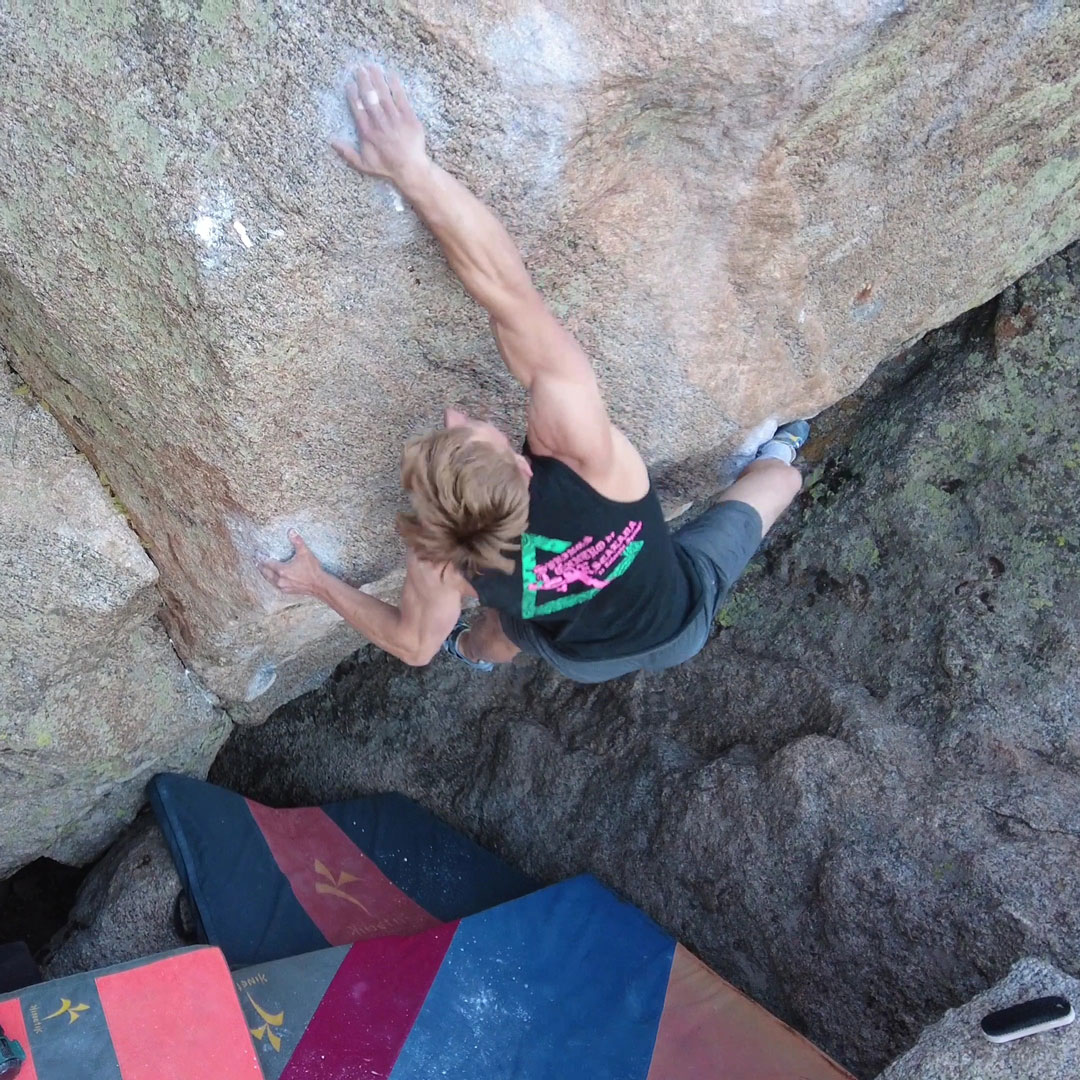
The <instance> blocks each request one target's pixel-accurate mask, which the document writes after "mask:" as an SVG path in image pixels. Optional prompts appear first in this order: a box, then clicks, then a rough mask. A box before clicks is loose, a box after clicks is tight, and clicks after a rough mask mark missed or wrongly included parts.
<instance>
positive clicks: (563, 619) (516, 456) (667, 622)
mask: <svg viewBox="0 0 1080 1080" xmlns="http://www.w3.org/2000/svg"><path fill="white" fill-rule="evenodd" d="M347 96H348V101H349V106H350V109H351V111H352V116H353V120H354V122H355V125H356V130H357V133H358V135H359V146H356V145H353V144H352V143H351V142H346V141H343V140H334V142H333V147H334V149H335V150H336V151H337V153H338V154H339V155H340V157H341V158H342V159H343V160H344V161H345V162H346V163H347V164H348V165H350V166H351V167H352V168H353V169H355V170H356V171H357V172H359V173H361V174H363V175H365V176H374V177H380V178H383V179H385V180H388V181H390V182H391V183H392V184H393V185H394V186H395V187H396V188H397V190H398V191H399V192H400V194H401V196H402V197H403V198H404V199H405V200H407V201H408V202H409V204H410V205H411V206H412V208H413V210H415V212H416V214H417V215H418V216H419V217H420V219H421V220H422V221H423V222H424V223H425V224H426V225H427V226H428V228H429V229H430V230H431V231H432V233H433V234H434V235H435V238H436V240H438V242H439V244H440V246H441V247H442V250H443V252H444V254H445V256H446V258H447V260H448V262H449V264H450V267H451V268H452V269H453V271H454V272H455V273H456V274H457V276H458V277H459V278H460V279H461V283H462V285H464V287H465V289H466V290H467V291H468V293H469V294H470V295H471V296H472V297H473V299H474V300H476V302H477V303H478V304H480V305H481V306H482V307H483V308H485V309H486V310H487V313H488V315H489V317H490V320H491V328H492V331H493V333H494V337H495V343H496V345H497V347H498V350H499V352H500V354H501V356H502V358H503V361H504V362H505V363H506V366H507V368H508V369H509V371H510V373H511V374H512V375H513V376H514V377H515V378H516V379H517V380H518V381H519V382H520V383H521V384H522V385H523V386H524V387H525V389H526V390H527V391H528V408H527V414H526V418H527V438H526V442H525V445H524V447H523V448H522V449H521V451H518V450H516V449H515V448H514V447H513V446H512V445H511V442H510V440H509V438H508V437H507V436H506V435H505V434H504V433H503V432H502V431H500V430H499V429H498V428H497V427H495V426H494V425H492V424H490V423H488V422H486V421H484V420H480V419H477V418H475V417H471V416H468V415H466V414H465V413H464V412H460V411H458V410H456V409H447V410H446V412H445V415H444V425H443V427H442V428H440V429H438V430H436V431H432V432H429V433H428V434H426V435H424V436H422V437H420V438H418V439H414V440H413V441H412V442H410V443H409V444H408V445H407V446H406V447H405V450H404V453H403V457H402V470H401V475H402V484H403V486H404V488H405V490H406V492H407V493H408V494H409V496H410V500H411V503H412V510H411V512H409V513H406V514H402V515H400V516H399V518H398V531H399V532H400V533H401V535H402V537H403V538H404V540H405V543H406V547H407V559H406V568H407V572H406V576H405V584H404V588H403V590H402V594H401V601H400V606H397V607H395V606H393V605H391V604H386V603H383V602H382V601H381V600H377V599H376V598H374V597H372V596H369V595H367V594H365V593H363V592H360V591H359V590H358V589H355V588H352V587H351V586H349V585H346V584H345V583H344V582H343V581H340V580H339V579H337V578H335V577H334V576H332V575H331V574H329V573H328V572H327V571H325V570H323V568H322V567H321V566H320V564H319V562H318V560H317V559H316V558H315V556H314V554H313V553H312V552H311V550H310V549H309V548H308V547H307V545H306V544H305V543H304V541H303V539H302V538H301V537H300V536H299V535H298V534H297V533H296V532H295V531H291V532H290V533H289V539H290V540H291V542H292V544H293V546H294V549H295V554H294V555H293V556H292V557H291V558H290V559H289V560H288V561H287V562H277V561H274V560H270V559H264V560H261V562H260V567H261V570H262V573H263V575H264V576H265V577H266V579H267V580H268V581H270V582H271V584H273V585H275V586H277V587H278V588H279V589H281V590H282V591H283V592H286V593H292V594H297V595H310V596H314V597H317V598H318V599H320V600H321V601H323V602H324V603H326V604H328V605H329V606H330V607H332V608H333V609H334V610H335V611H337V612H338V613H339V614H340V615H341V616H342V617H343V618H345V619H346V620H347V621H348V622H349V623H350V624H351V625H352V626H354V627H356V629H358V630H359V631H360V632H361V633H362V634H364V636H365V637H367V638H368V639H370V640H371V641H372V642H374V643H375V644H376V645H378V646H379V647H381V648H383V649H385V650H386V651H387V652H390V653H393V654H394V655H395V656H398V657H400V658H401V659H402V660H404V661H405V662H406V663H408V664H414V665H422V664H427V663H428V662H429V661H430V660H432V659H433V657H434V656H435V655H436V654H437V653H438V652H439V649H440V647H441V648H442V649H443V650H444V651H446V652H448V653H449V654H450V655H451V656H454V657H456V658H458V659H460V660H463V661H464V662H465V663H467V664H468V665H470V666H471V667H473V668H476V669H480V670H485V671H490V670H491V668H492V666H493V665H494V664H497V663H505V662H507V661H509V660H512V659H513V658H514V657H515V656H516V655H517V654H518V653H519V652H525V653H529V654H532V655H534V656H538V657H540V658H542V659H543V660H545V661H546V662H547V663H549V664H550V665H551V666H553V667H554V668H556V669H557V670H558V671H559V672H561V673H562V674H563V675H565V676H567V677H568V678H570V679H574V680H577V681H579V682H602V681H605V680H607V679H611V678H615V677H616V676H619V675H623V674H626V673H627V672H631V671H637V670H649V671H653V670H659V669H661V668H667V667H671V666H673V665H675V664H679V663H682V662H683V661H685V660H688V659H689V658H690V657H692V656H694V655H695V654H696V653H698V652H699V651H700V650H701V649H702V647H703V646H704V645H705V642H706V641H707V640H708V637H709V630H710V627H711V625H712V622H713V618H714V616H715V614H716V612H717V610H718V609H719V606H720V604H721V603H722V602H723V600H724V597H725V596H726V594H727V592H728V590H729V589H730V588H731V586H732V585H733V584H734V582H735V580H736V578H738V576H739V575H740V574H741V573H742V571H743V569H744V568H745V567H746V564H747V562H748V561H749V560H750V558H751V556H752V555H753V554H754V552H755V550H756V549H757V547H758V545H759V544H760V543H761V538H762V536H763V534H764V533H765V532H766V531H767V530H768V529H769V527H770V526H771V525H772V524H773V522H774V521H776V519H777V518H778V517H779V515H780V514H781V513H782V512H783V510H784V509H785V508H786V507H787V506H788V504H789V503H790V502H791V500H792V499H793V498H794V497H795V495H796V493H797V492H798V491H799V489H800V487H801V476H800V474H799V471H798V470H797V469H796V468H795V467H794V466H793V462H794V460H795V455H796V453H797V451H798V450H799V448H800V446H802V444H803V443H804V442H805V441H806V438H807V436H808V434H809V425H807V424H806V423H805V422H804V421H796V422H794V423H790V424H786V425H785V426H783V427H781V428H779V429H778V430H776V431H775V433H774V434H772V435H771V436H770V437H768V438H767V439H765V441H764V442H763V443H762V445H761V446H760V447H759V448H758V450H757V454H756V457H755V458H754V459H753V460H751V461H749V464H747V465H746V467H745V469H743V471H742V472H741V475H739V477H738V479H737V480H736V481H735V483H734V484H732V485H731V486H730V487H729V488H728V489H727V490H726V491H725V492H724V493H723V495H722V496H721V497H720V501H719V502H718V503H717V504H716V506H714V507H713V508H712V509H710V510H707V511H706V512H705V513H704V514H702V515H701V516H700V517H698V518H697V519H696V520H695V521H692V522H690V523H689V524H688V525H686V526H684V527H683V528H681V529H680V530H679V531H678V532H677V533H675V534H674V535H672V534H671V533H670V531H669V530H668V527H667V525H666V523H665V521H664V515H663V513H662V512H661V509H660V502H659V500H658V498H657V496H656V493H655V491H654V490H653V487H652V484H651V481H650V478H649V472H648V469H647V468H646V466H645V462H644V461H643V460H642V458H641V455H640V454H639V453H638V452H637V450H635V449H634V447H633V446H632V445H631V444H630V441H629V440H628V439H627V437H626V436H625V435H624V434H623V433H622V432H621V431H619V430H618V428H616V427H615V426H614V424H612V422H611V419H610V418H609V416H608V414H607V410H606V408H605V406H604V402H603V399H602V397H601V394H600V388H599V386H598V384H597V380H596V376H595V375H594V373H593V370H592V367H591V365H590V363H589V359H588V357H586V355H585V353H584V352H583V351H582V349H581V346H580V345H579V344H578V343H577V341H575V340H574V338H573V337H572V336H571V334H570V333H569V332H568V331H567V330H566V329H565V328H564V327H563V326H562V325H561V324H560V323H559V322H558V320H557V319H556V318H555V317H554V316H553V315H552V314H551V312H550V311H549V310H548V308H547V307H546V305H545V303H544V301H543V299H542V297H541V296H540V294H539V293H538V292H537V290H536V289H535V288H534V286H533V284H532V282H531V281H530V279H529V275H528V272H527V271H526V269H525V265H524V263H523V262H522V259H521V256H520V255H519V254H518V252H517V249H516V248H515V247H514V244H513V241H512V240H511V239H510V237H509V235H508V234H507V232H506V230H505V229H504V228H503V226H502V225H501V224H500V223H499V222H498V221H497V220H496V218H495V216H494V214H492V212H491V211H490V210H488V209H487V208H486V207H485V206H484V205H483V204H482V203H481V202H480V201H479V200H478V199H476V198H475V197H474V196H473V195H471V194H470V193H469V192H468V191H467V190H466V188H465V187H464V186H463V185H462V184H460V183H459V182H458V181H457V180H455V179H454V178H453V177H452V176H450V175H449V174H448V173H447V172H445V171H444V170H443V169H441V168H439V167H438V166H437V165H436V164H434V163H433V162H432V161H431V159H430V158H429V157H428V156H427V153H426V151H425V145H424V130H423V127H422V126H421V124H420V122H419V121H418V120H417V118H416V115H415V114H414V113H413V110H412V107H411V106H410V104H409V100H408V98H407V97H406V95H405V92H404V90H403V89H402V87H401V83H400V82H399V81H398V79H397V77H396V76H393V75H391V76H390V78H389V80H387V79H386V78H385V77H384V75H383V74H382V72H381V71H380V70H379V69H378V68H377V67H374V66H367V67H361V68H359V69H358V70H357V71H356V73H355V76H354V78H353V79H352V80H350V82H349V85H348V89H347ZM473 599H478V600H479V602H480V604H481V608H480V610H479V612H478V613H477V615H476V617H475V618H473V619H472V620H471V621H470V622H468V623H466V621H465V620H464V619H463V618H462V608H463V606H465V605H466V604H467V603H468V602H469V601H470V600H473Z"/></svg>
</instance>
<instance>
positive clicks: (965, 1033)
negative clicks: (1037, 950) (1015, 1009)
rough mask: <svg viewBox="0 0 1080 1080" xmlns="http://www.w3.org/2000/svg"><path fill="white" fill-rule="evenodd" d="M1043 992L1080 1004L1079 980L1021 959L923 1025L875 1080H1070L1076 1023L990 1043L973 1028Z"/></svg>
mask: <svg viewBox="0 0 1080 1080" xmlns="http://www.w3.org/2000/svg"><path fill="white" fill-rule="evenodd" d="M1047 995H1055V996H1060V997H1065V998H1068V999H1070V1000H1071V1001H1072V1002H1074V1003H1076V1005H1080V980H1078V979H1074V978H1073V977H1072V976H1071V975H1066V974H1065V972H1063V971H1059V970H1058V969H1057V968H1056V967H1054V965H1053V964H1050V963H1047V962H1046V961H1045V960H1039V959H1037V958H1035V957H1028V958H1027V959H1025V960H1021V961H1020V962H1019V963H1018V964H1017V965H1016V966H1015V967H1014V968H1013V969H1012V971H1010V972H1009V974H1008V975H1007V976H1006V977H1005V978H1004V979H1002V980H1001V982H999V983H997V984H996V985H995V986H992V987H991V988H990V989H989V990H984V991H983V993H981V994H979V995H977V996H976V997H975V998H973V999H972V1000H971V1001H969V1002H968V1003H967V1004H966V1005H962V1006H961V1007H960V1008H959V1009H951V1010H950V1011H949V1012H947V1013H946V1014H945V1015H944V1016H943V1017H942V1018H941V1019H940V1020H939V1021H938V1022H937V1023H936V1024H934V1025H932V1026H931V1027H929V1028H927V1029H926V1031H924V1032H923V1033H922V1035H921V1036H920V1037H919V1041H918V1042H917V1043H916V1044H915V1045H914V1046H913V1047H912V1048H911V1049H910V1050H909V1051H908V1052H907V1053H906V1054H905V1055H904V1056H903V1057H902V1058H900V1060H899V1061H896V1062H894V1063H893V1064H892V1065H890V1066H889V1068H887V1069H886V1070H885V1071H884V1072H883V1073H882V1074H881V1076H880V1077H878V1080H1075V1078H1076V1077H1077V1076H1080V1024H1076V1023H1073V1024H1071V1025H1070V1026H1068V1027H1065V1028H1056V1029H1054V1030H1053V1031H1047V1032H1042V1033H1040V1034H1038V1035H1032V1036H1029V1037H1027V1038H1024V1039H1019V1040H1014V1041H1013V1042H1009V1043H992V1042H990V1040H989V1039H987V1038H986V1037H985V1036H984V1035H983V1034H982V1032H981V1031H980V1029H979V1021H980V1020H982V1018H983V1017H984V1016H985V1015H986V1014H987V1013H988V1012H993V1011H994V1010H995V1009H1004V1008H1007V1007H1008V1006H1010V1005H1017V1004H1019V1003H1020V1002H1022V1001H1030V1000H1031V999H1032V998H1038V997H1045V996H1047Z"/></svg>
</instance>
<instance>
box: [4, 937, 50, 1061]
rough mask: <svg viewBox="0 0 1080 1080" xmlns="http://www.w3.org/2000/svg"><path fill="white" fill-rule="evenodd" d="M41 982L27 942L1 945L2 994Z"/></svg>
mask: <svg viewBox="0 0 1080 1080" xmlns="http://www.w3.org/2000/svg"><path fill="white" fill-rule="evenodd" d="M39 982H41V972H40V971H38V966H37V964H35V963H34V958H33V957H32V956H31V955H30V950H29V948H28V947H27V945H26V942H25V941H12V942H9V943H8V944H7V945H0V994H11V993H14V992H15V991H16V990H22V989H23V987H25V986H33V985H34V984H35V983H39ZM0 1075H2V1074H0Z"/></svg>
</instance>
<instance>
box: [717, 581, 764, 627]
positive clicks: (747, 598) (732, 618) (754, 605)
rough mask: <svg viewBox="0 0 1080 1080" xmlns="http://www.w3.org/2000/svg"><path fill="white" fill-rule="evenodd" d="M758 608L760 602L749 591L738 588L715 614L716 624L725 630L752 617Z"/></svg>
mask: <svg viewBox="0 0 1080 1080" xmlns="http://www.w3.org/2000/svg"><path fill="white" fill-rule="evenodd" d="M760 608H761V601H760V600H758V599H757V597H756V596H754V594H753V593H752V592H751V591H750V590H748V589H746V588H745V587H743V588H740V589H739V591H738V592H736V593H733V594H732V596H731V597H730V598H729V599H728V602H727V603H726V604H725V605H724V606H723V607H722V608H721V609H720V611H719V612H718V613H717V615H716V623H717V625H718V626H720V627H722V628H723V629H725V630H726V629H728V628H730V627H732V626H735V625H736V624H737V623H739V622H741V621H742V620H743V619H746V618H748V617H749V616H751V615H753V614H754V613H755V612H757V611H758V610H760Z"/></svg>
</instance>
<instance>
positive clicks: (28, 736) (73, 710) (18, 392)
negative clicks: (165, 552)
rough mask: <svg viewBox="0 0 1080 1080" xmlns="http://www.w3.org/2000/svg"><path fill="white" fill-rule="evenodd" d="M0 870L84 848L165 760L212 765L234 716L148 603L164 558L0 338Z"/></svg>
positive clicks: (131, 807) (116, 823) (113, 823)
mask: <svg viewBox="0 0 1080 1080" xmlns="http://www.w3.org/2000/svg"><path fill="white" fill-rule="evenodd" d="M0 448H2V454H3V458H2V462H0V547H2V550H3V553H4V557H3V559H2V560H0V877H2V876H4V875H6V874H8V873H10V872H12V871H13V870H16V869H18V868H19V867H20V866H22V865H24V864H25V863H28V862H30V861H31V860H32V859H34V858H37V857H38V856H48V857H49V858H52V859H56V860H58V861H61V862H69V863H84V862H87V861H89V860H90V859H92V858H93V857H94V856H96V855H97V854H99V853H100V852H101V851H102V850H103V849H104V848H105V847H106V846H107V845H108V844H109V843H110V842H111V840H112V839H113V837H114V836H115V835H116V833H117V832H119V831H120V829H121V828H122V827H123V826H124V824H125V823H126V822H128V821H130V820H131V819H132V818H133V817H134V815H135V812H136V811H137V810H138V808H139V806H140V805H141V804H142V801H143V787H144V785H145V783H146V781H147V780H148V779H149V778H150V777H151V776H152V775H153V774H154V773H155V772H159V771H162V770H164V769H173V770H180V771H190V772H193V773H202V774H205V772H206V769H207V768H208V767H209V765H210V762H211V761H212V760H213V756H214V754H215V753H216V752H217V749H218V747H219V746H220V745H221V743H222V742H223V740H224V739H225V736H226V735H227V734H228V729H229V722H228V720H227V719H226V718H225V717H224V715H223V714H222V713H221V712H220V711H219V710H217V709H215V708H214V706H213V705H212V704H211V701H210V699H209V697H208V696H207V694H206V692H205V690H204V689H202V688H201V687H200V686H199V684H198V682H197V680H195V679H194V678H193V677H192V676H191V675H190V673H189V672H188V671H187V670H186V669H185V667H184V665H183V664H181V662H180V660H179V659H178V658H177V656H176V653H175V652H174V651H173V648H172V646H171V645H170V643H169V639H168V637H167V635H166V633H165V630H164V628H163V627H162V625H161V623H160V621H159V620H158V618H157V612H158V610H159V608H160V606H161V598H160V596H159V595H158V593H157V590H156V589H155V582H156V580H157V571H156V570H155V568H154V565H153V563H151V561H150V559H149V558H148V557H147V555H146V552H145V551H143V549H142V547H141V545H140V544H139V541H138V538H137V537H136V535H135V534H134V533H133V532H132V531H131V529H130V528H129V527H128V525H127V522H126V521H125V520H124V516H123V512H122V509H123V508H122V507H121V506H120V505H119V504H118V502H117V500H115V499H114V498H113V497H112V496H111V495H110V494H109V492H108V491H106V489H105V488H104V487H103V486H102V481H101V480H100V479H99V477H98V476H97V475H96V474H95V472H94V470H93V469H92V468H91V467H90V464H89V463H88V462H87V461H86V459H85V458H84V457H83V456H82V455H81V454H79V453H78V452H77V451H76V450H75V449H74V448H73V447H72V445H71V443H70V442H69V441H68V440H67V438H66V437H65V436H64V434H63V432H62V431H61V430H60V428H59V426H58V425H57V423H56V421H55V420H54V419H53V417H52V416H50V415H49V413H48V412H47V411H46V410H45V409H44V408H42V406H41V405H40V404H37V403H35V402H34V400H33V398H32V395H30V393H29V390H28V387H27V386H26V385H25V384H24V383H22V382H21V381H20V380H18V379H17V378H15V376H13V375H12V373H11V371H10V369H9V368H7V367H6V365H4V364H3V354H2V353H0Z"/></svg>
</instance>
